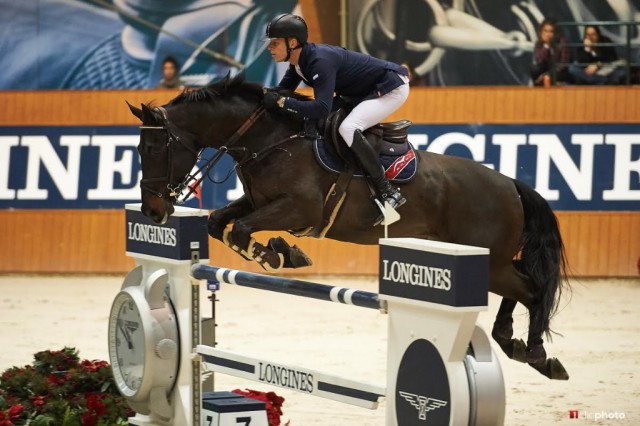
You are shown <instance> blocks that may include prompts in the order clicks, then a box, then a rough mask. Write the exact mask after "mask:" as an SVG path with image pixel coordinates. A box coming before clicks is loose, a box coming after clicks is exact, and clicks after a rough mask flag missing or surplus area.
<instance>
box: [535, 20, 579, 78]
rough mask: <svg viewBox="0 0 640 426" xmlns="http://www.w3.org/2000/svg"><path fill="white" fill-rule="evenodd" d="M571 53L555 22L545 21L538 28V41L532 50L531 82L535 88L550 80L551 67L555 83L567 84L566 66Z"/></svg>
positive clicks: (567, 73)
mask: <svg viewBox="0 0 640 426" xmlns="http://www.w3.org/2000/svg"><path fill="white" fill-rule="evenodd" d="M570 59H571V51H570V50H569V48H568V47H567V45H566V42H565V40H564V38H563V37H562V36H561V35H560V34H559V32H558V30H557V28H556V25H555V20H553V19H545V20H544V21H542V23H541V24H540V27H539V28H538V41H536V44H535V46H534V48H533V64H532V66H531V80H532V81H533V84H534V85H535V86H542V85H544V84H545V80H546V81H550V80H551V67H552V66H555V69H556V81H559V82H568V81H569V72H568V71H567V65H568V63H569V61H570Z"/></svg>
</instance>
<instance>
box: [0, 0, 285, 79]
mask: <svg viewBox="0 0 640 426" xmlns="http://www.w3.org/2000/svg"><path fill="white" fill-rule="evenodd" d="M296 6H297V0H278V1H272V0H256V1H250V0H238V1H222V0H208V1H203V0H176V1H170V2H168V1H162V0H83V1H80V0H76V1H70V0H67V1H65V0H28V1H27V0H25V1H14V0H0V10H2V13H0V27H1V28H2V33H3V36H2V38H0V55H1V56H2V58H3V71H2V73H0V90H2V89H108V88H111V89H133V88H151V87H155V86H156V84H157V83H158V82H159V81H160V79H161V78H162V61H163V60H164V59H165V58H166V57H167V56H173V57H175V58H176V59H177V60H178V63H179V64H180V74H181V79H182V80H183V81H184V82H185V83H186V84H187V85H188V86H202V85H205V84H207V83H208V82H210V81H213V80H217V79H219V78H221V77H223V76H225V75H226V74H227V72H229V71H231V72H232V73H236V72H238V71H239V70H244V71H245V72H246V74H247V76H248V77H249V78H250V79H251V80H256V81H262V82H263V83H264V84H267V85H270V86H272V85H275V84H276V83H277V80H278V78H277V68H276V65H275V63H274V62H273V60H272V59H271V56H270V55H269V52H268V51H267V50H266V44H265V43H263V42H262V41H261V39H262V37H263V36H264V31H265V28H266V25H267V23H268V22H269V21H270V20H271V18H273V17H274V16H276V15H278V14H280V13H287V12H292V11H293V10H294V8H295V7H296Z"/></svg>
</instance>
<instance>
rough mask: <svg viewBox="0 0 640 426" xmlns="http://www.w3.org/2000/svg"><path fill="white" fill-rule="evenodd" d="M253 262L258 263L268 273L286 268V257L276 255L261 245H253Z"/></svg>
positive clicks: (280, 254) (279, 254)
mask: <svg viewBox="0 0 640 426" xmlns="http://www.w3.org/2000/svg"><path fill="white" fill-rule="evenodd" d="M252 251H253V260H255V261H256V262H258V263H259V264H260V266H262V268H264V270H265V271H267V272H277V271H279V270H280V269H281V268H282V267H283V266H284V256H283V255H282V253H276V252H274V251H272V250H270V249H268V248H266V247H265V246H263V245H262V244H260V243H254V244H253V250H252Z"/></svg>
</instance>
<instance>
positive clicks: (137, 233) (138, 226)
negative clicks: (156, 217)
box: [127, 222, 177, 247]
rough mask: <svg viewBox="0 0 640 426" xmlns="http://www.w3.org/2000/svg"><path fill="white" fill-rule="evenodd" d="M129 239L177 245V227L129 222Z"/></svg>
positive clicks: (171, 245)
mask: <svg viewBox="0 0 640 426" xmlns="http://www.w3.org/2000/svg"><path fill="white" fill-rule="evenodd" d="M127 239H128V240H132V241H141V242H144V243H151V244H161V245H164V246H170V247H175V246H176V243H177V238H176V229H175V228H165V227H162V226H154V225H145V224H142V223H133V222H127Z"/></svg>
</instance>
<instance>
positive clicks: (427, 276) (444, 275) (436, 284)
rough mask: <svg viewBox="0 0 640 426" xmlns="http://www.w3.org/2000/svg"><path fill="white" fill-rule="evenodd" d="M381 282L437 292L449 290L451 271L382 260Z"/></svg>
mask: <svg viewBox="0 0 640 426" xmlns="http://www.w3.org/2000/svg"><path fill="white" fill-rule="evenodd" d="M382 264H383V276H382V279H383V280H387V281H393V282H396V283H402V284H410V285H416V286H420V287H430V288H434V289H437V290H444V291H449V290H451V270H450V269H446V268H436V267H433V266H422V265H416V264H413V263H404V262H398V261H397V260H394V261H393V262H389V261H388V260H383V261H382Z"/></svg>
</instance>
